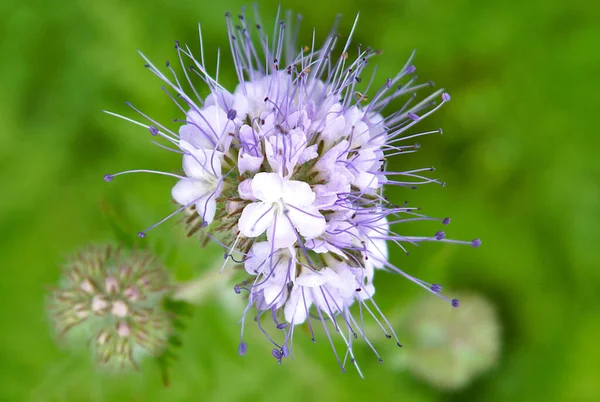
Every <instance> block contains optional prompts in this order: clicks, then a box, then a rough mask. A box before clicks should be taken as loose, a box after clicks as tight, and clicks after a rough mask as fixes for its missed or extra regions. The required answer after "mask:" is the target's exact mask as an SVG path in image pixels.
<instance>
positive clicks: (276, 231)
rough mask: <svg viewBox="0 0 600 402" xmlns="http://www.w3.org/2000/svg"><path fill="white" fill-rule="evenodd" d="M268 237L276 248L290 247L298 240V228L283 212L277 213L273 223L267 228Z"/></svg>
mask: <svg viewBox="0 0 600 402" xmlns="http://www.w3.org/2000/svg"><path fill="white" fill-rule="evenodd" d="M267 239H269V241H270V242H271V243H272V244H273V246H274V247H275V248H285V247H290V246H292V245H294V243H296V240H298V236H297V235H296V230H295V229H294V227H293V226H292V224H291V223H290V219H289V218H288V217H286V216H285V214H283V212H278V213H277V215H276V217H275V220H273V223H272V225H271V226H269V228H268V229H267Z"/></svg>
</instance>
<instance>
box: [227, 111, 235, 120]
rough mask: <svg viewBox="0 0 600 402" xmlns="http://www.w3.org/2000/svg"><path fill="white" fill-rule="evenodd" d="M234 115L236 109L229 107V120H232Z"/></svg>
mask: <svg viewBox="0 0 600 402" xmlns="http://www.w3.org/2000/svg"><path fill="white" fill-rule="evenodd" d="M235 116H237V110H235V109H229V111H228V112H227V118H228V119H229V120H233V119H235Z"/></svg>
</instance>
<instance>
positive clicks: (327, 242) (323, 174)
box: [111, 10, 476, 372]
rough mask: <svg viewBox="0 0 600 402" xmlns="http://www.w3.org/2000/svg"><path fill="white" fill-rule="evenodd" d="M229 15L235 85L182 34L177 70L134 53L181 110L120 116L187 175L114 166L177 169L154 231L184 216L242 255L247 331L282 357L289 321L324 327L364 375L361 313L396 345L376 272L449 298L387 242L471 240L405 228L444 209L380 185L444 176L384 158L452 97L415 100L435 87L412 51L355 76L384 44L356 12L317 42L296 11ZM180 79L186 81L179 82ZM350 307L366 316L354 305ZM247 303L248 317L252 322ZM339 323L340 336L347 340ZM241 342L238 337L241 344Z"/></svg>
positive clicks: (409, 144)
mask: <svg viewBox="0 0 600 402" xmlns="http://www.w3.org/2000/svg"><path fill="white" fill-rule="evenodd" d="M225 19H226V25H227V30H228V37H229V44H230V50H231V54H232V59H233V67H234V69H235V72H236V74H237V79H238V84H237V86H236V87H235V88H225V87H223V86H222V85H221V84H220V83H219V81H218V78H217V77H218V74H217V75H215V76H213V75H211V74H210V73H209V71H213V68H211V67H210V66H209V65H208V63H207V62H206V59H205V55H204V54H203V50H202V49H203V46H200V54H199V57H196V56H194V55H193V54H192V51H191V49H190V48H189V47H188V46H180V45H179V44H177V46H176V50H177V54H178V59H179V61H180V63H181V64H182V66H183V73H182V74H177V73H176V71H175V70H174V68H173V67H171V66H170V65H168V66H167V69H168V70H169V71H165V72H163V71H161V70H159V69H158V68H157V67H156V66H155V65H154V64H152V63H151V62H150V61H149V60H148V59H147V58H146V57H145V56H143V55H142V57H143V58H144V60H145V61H146V63H147V64H146V66H147V68H148V69H149V70H150V71H151V72H152V73H153V74H155V75H156V76H158V77H159V78H160V79H161V80H162V81H164V83H165V88H166V92H167V94H169V96H171V98H172V99H173V101H174V102H175V103H177V105H178V106H179V109H180V110H182V111H183V113H184V117H183V118H181V119H178V120H176V121H177V122H179V124H178V126H177V127H176V128H175V129H170V128H168V127H166V126H165V125H162V124H160V123H158V122H156V121H154V120H153V119H152V118H151V117H149V116H147V115H145V114H143V113H142V112H140V111H138V110H137V109H134V110H135V111H137V112H138V113H139V115H140V116H141V120H140V121H134V120H132V119H130V118H127V117H123V116H118V117H122V118H123V119H125V120H128V121H132V122H134V123H135V124H137V125H140V126H142V127H145V128H146V129H148V130H150V132H151V133H152V134H153V135H155V136H156V137H157V138H161V139H162V140H163V141H164V143H163V144H158V143H157V144H158V145H159V146H161V147H163V148H165V149H167V150H170V151H173V152H176V153H178V154H180V155H181V157H182V163H183V173H182V174H174V173H165V172H157V171H150V170H134V171H126V172H121V173H116V174H113V175H111V177H115V176H117V175H119V174H123V173H131V172H149V173H158V174H163V175H167V176H172V177H175V178H177V179H178V182H177V183H176V184H175V186H174V187H173V189H172V197H173V199H174V200H175V201H176V202H177V203H178V204H179V205H180V208H178V209H177V210H176V211H174V212H173V213H172V214H171V215H169V216H168V217H166V218H165V219H163V220H161V221H160V222H158V223H156V224H155V225H152V226H151V227H150V228H149V229H152V228H154V227H155V226H157V225H159V224H160V223H162V222H164V221H165V220H167V219H169V218H170V217H171V216H174V215H176V214H178V213H180V212H181V213H185V214H187V218H186V220H185V221H186V224H187V225H188V231H189V234H190V235H192V234H195V233H199V234H200V236H201V237H202V238H203V239H204V240H206V241H208V240H214V241H216V242H217V243H218V244H220V245H221V246H223V247H224V248H225V250H226V252H225V255H226V256H229V257H230V258H231V259H232V260H234V261H236V262H238V263H239V262H240V261H241V262H242V263H243V266H244V268H245V270H246V272H247V274H248V277H249V279H247V280H246V281H245V283H243V286H239V285H238V286H236V287H235V288H234V289H235V291H236V293H242V292H241V291H242V290H244V291H245V292H244V295H246V296H247V297H248V304H247V307H246V309H245V311H244V313H243V316H242V319H241V325H242V339H243V331H244V329H243V328H244V325H245V323H246V322H247V321H255V322H256V323H257V324H258V325H259V327H260V329H261V330H262V332H263V333H265V335H266V337H267V339H268V340H269V341H270V342H271V343H272V344H273V351H272V354H273V356H274V357H275V358H276V359H277V361H278V362H281V361H282V359H284V358H286V357H288V356H291V355H292V344H293V336H294V333H295V331H296V327H297V326H299V325H306V326H307V327H308V329H309V331H310V333H311V334H312V338H313V340H314V339H315V338H316V336H317V335H316V330H317V327H320V330H319V331H322V332H324V334H325V337H327V338H328V341H329V342H330V344H331V345H332V348H333V351H334V354H335V356H336V358H337V360H338V362H339V365H340V367H341V369H342V371H343V370H345V366H346V364H347V363H348V362H350V363H351V364H353V365H354V366H355V367H356V368H357V370H358V371H359V372H360V369H359V368H358V364H357V362H356V359H355V357H354V352H353V345H354V342H355V339H357V338H363V339H364V341H365V343H366V344H367V345H368V346H369V347H370V348H371V350H372V351H373V353H374V355H375V357H376V358H377V359H378V361H381V357H380V356H379V354H378V352H377V350H376V349H375V347H374V345H373V344H372V343H371V342H370V341H369V339H368V336H367V334H366V333H365V331H364V328H365V327H364V323H363V320H364V319H367V318H369V316H370V317H371V318H373V319H374V321H375V322H376V323H377V324H378V325H379V326H380V328H381V330H382V331H383V332H384V333H385V335H386V337H388V338H393V339H395V341H396V343H397V344H398V345H399V346H401V343H400V341H399V339H398V337H397V335H396V333H395V332H394V329H393V328H392V326H391V325H390V323H389V321H388V320H387V319H386V317H385V316H384V315H383V313H382V311H381V310H380V308H379V307H378V305H377V304H376V303H375V301H374V300H373V295H374V293H375V287H374V284H373V278H374V275H375V272H376V271H379V270H382V271H389V272H395V273H398V274H400V275H401V276H403V277H405V278H407V279H409V280H410V281H411V282H413V283H415V284H417V285H419V286H421V287H423V288H424V289H426V290H428V291H429V292H431V293H432V294H435V295H437V296H439V297H441V298H442V299H444V300H446V301H447V302H448V303H449V304H452V305H454V302H452V301H451V299H448V298H447V297H446V296H444V295H442V294H441V290H442V289H441V286H440V285H433V284H430V283H428V282H425V281H423V280H420V279H417V278H415V277H413V276H411V275H409V274H408V273H406V272H404V271H403V270H401V269H400V268H398V267H396V266H394V265H393V264H392V263H391V262H390V261H389V258H388V244H395V245H398V246H399V247H400V248H401V249H402V250H403V251H405V252H406V253H408V251H407V249H406V247H407V246H408V245H409V244H412V245H415V244H418V243H421V242H426V241H438V242H450V243H464V244H472V245H473V246H476V243H475V242H461V241H456V240H450V239H447V238H446V234H445V233H444V232H442V231H439V232H437V233H436V235H435V236H433V237H431V236H411V235H406V234H401V233H400V232H399V231H397V230H398V229H401V226H402V225H400V224H401V223H405V222H412V221H437V222H438V223H441V224H444V225H445V224H448V223H449V222H450V220H449V219H448V218H445V219H437V218H431V217H428V216H426V215H423V214H421V213H420V212H419V211H420V209H419V208H417V207H414V206H412V205H409V204H408V203H407V202H405V203H403V204H401V205H398V204H395V203H394V202H392V201H391V200H388V198H387V197H386V196H384V188H385V187H391V186H396V187H400V188H406V189H414V188H417V187H418V186H421V185H425V184H439V185H443V182H441V181H440V180H438V179H435V178H430V177H428V176H427V175H428V174H431V172H432V171H433V169H432V168H430V167H426V168H403V169H397V168H391V167H390V166H389V165H388V161H389V160H390V158H392V157H395V156H399V155H402V154H410V153H412V152H416V151H417V149H418V148H419V145H418V144H417V143H414V142H413V141H414V140H415V139H416V138H418V137H421V136H425V135H430V134H438V133H440V132H441V130H439V129H435V130H429V131H415V130H414V129H413V127H414V126H415V125H416V124H417V123H422V122H423V121H424V120H425V119H426V118H427V117H428V116H430V115H431V114H432V113H434V112H435V111H436V110H438V109H439V108H440V107H441V106H442V105H443V104H445V103H446V102H448V101H449V99H450V97H449V96H448V95H447V94H446V93H445V92H444V90H438V91H435V92H433V93H430V94H426V95H425V96H421V97H419V94H420V93H421V92H423V91H424V90H428V89H429V88H431V84H430V83H425V84H418V83H417V82H416V77H414V76H413V75H412V73H413V72H414V71H415V67H414V66H413V65H412V60H413V55H411V56H410V57H409V60H408V61H407V63H406V64H405V65H404V66H403V67H401V68H400V69H399V71H400V72H399V73H398V74H397V75H395V76H393V77H391V78H385V79H379V78H377V77H375V76H374V75H373V76H372V77H363V75H364V74H365V67H366V66H367V64H368V63H369V62H371V59H372V58H373V57H375V56H376V55H378V54H380V52H378V51H373V50H372V49H371V48H364V47H362V46H361V45H358V46H354V45H352V37H353V34H354V30H355V28H356V22H357V21H355V23H354V25H353V26H352V29H351V31H350V33H349V35H348V37H347V39H342V37H341V36H339V35H338V34H337V32H336V29H337V22H336V26H334V29H333V30H332V31H331V33H330V34H329V35H328V36H325V37H324V39H323V40H322V41H321V45H320V46H319V45H317V43H318V39H317V36H316V35H314V36H313V40H312V42H311V45H310V46H300V44H299V43H298V42H297V28H298V24H299V22H300V18H298V19H297V21H296V23H291V21H292V18H291V14H288V15H287V16H286V21H288V22H283V21H282V22H278V23H276V24H275V27H274V32H273V34H270V33H267V32H266V31H265V29H264V28H263V25H262V23H261V22H260V18H259V16H258V14H257V13H255V15H254V17H253V18H252V19H253V20H254V21H251V18H250V17H249V16H247V15H246V13H245V10H243V11H242V14H241V15H240V16H239V21H237V22H236V23H234V21H233V19H234V18H233V17H232V16H231V15H230V14H229V13H227V14H226V16H225ZM277 20H279V14H278V18H277ZM236 24H237V25H236ZM201 41H202V38H201ZM201 44H202V42H201ZM363 78H365V79H364V80H363ZM197 81H202V82H203V83H204V85H206V86H207V87H208V91H209V95H208V96H206V97H204V98H203V97H200V96H199V91H197V90H196V89H195V86H194V85H195V82H197ZM184 83H185V84H186V85H185V86H186V87H187V86H188V84H189V86H190V87H191V88H192V89H191V91H185V90H184V89H183V87H184V86H183V84H184ZM397 99H405V101H404V104H403V106H401V107H400V108H399V109H390V107H389V106H390V105H391V104H392V103H394V104H395V102H392V101H394V100H397ZM418 99H420V100H418ZM111 114H112V113H111ZM147 231H148V229H147V230H145V231H144V232H143V233H146V232H147ZM234 256H237V257H236V258H237V259H234ZM353 306H355V307H356V309H357V310H358V311H360V314H357V313H353V312H352V311H351V310H354V308H352V307H353ZM252 311H255V315H254V317H253V318H254V320H248V319H247V317H248V315H249V314H253V313H251V312H252ZM263 315H266V317H269V319H268V320H267V321H272V322H269V328H263V324H264V321H265V320H263V319H262V317H263ZM334 334H336V335H337V336H338V337H339V338H341V342H343V343H342V345H343V346H342V348H341V351H340V348H339V345H338V346H336V344H337V341H335V340H334V339H333V336H334ZM241 345H244V346H243V347H242V346H241ZM245 345H246V344H245V343H244V342H243V340H241V343H240V354H243V353H242V351H243V352H244V353H245V351H246V346H245Z"/></svg>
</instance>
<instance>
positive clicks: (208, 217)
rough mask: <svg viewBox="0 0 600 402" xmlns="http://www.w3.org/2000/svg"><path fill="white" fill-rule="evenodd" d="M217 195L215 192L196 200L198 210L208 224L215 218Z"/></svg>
mask: <svg viewBox="0 0 600 402" xmlns="http://www.w3.org/2000/svg"><path fill="white" fill-rule="evenodd" d="M216 198H217V197H216V195H215V194H213V193H210V194H207V195H206V196H204V197H202V198H201V199H199V200H198V202H196V212H197V213H198V216H200V217H201V218H202V220H203V221H204V223H206V224H207V225H208V224H209V223H211V222H212V221H213V219H214V218H215V212H216V211H217V201H216Z"/></svg>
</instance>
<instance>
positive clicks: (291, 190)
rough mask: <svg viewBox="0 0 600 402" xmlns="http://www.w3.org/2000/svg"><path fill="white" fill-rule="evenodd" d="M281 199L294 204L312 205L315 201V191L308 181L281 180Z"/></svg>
mask: <svg viewBox="0 0 600 402" xmlns="http://www.w3.org/2000/svg"><path fill="white" fill-rule="evenodd" d="M283 201H284V202H285V203H286V204H290V205H295V206H299V207H300V206H308V205H312V203H313V202H314V201H315V193H314V192H313V191H312V190H311V188H310V186H309V185H308V183H305V182H303V181H297V180H285V181H284V182H283Z"/></svg>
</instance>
